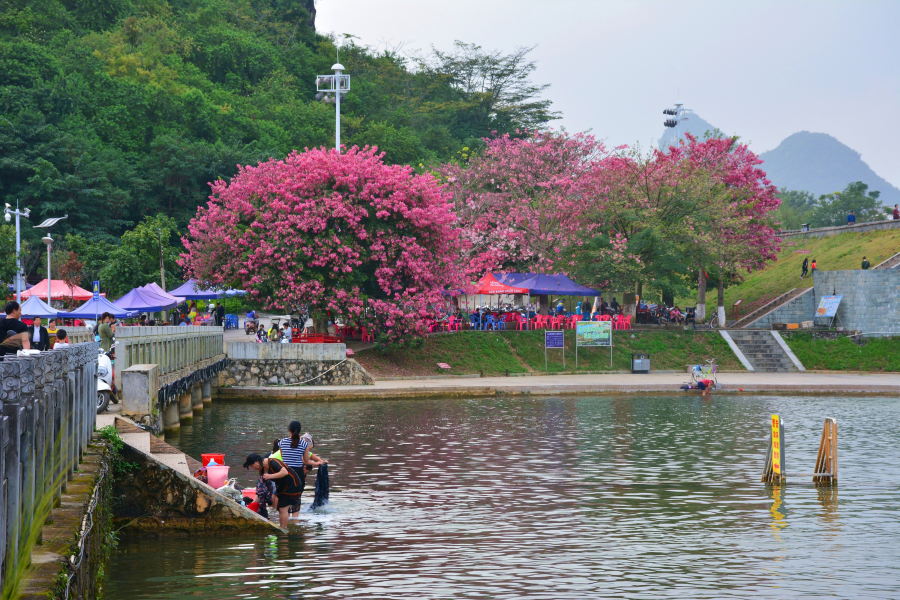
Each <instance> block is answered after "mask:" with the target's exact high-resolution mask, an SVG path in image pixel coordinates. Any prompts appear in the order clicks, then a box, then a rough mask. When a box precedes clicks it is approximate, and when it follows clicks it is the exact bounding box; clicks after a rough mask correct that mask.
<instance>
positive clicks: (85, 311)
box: [56, 296, 138, 319]
mask: <svg viewBox="0 0 900 600" xmlns="http://www.w3.org/2000/svg"><path fill="white" fill-rule="evenodd" d="M105 312H108V313H110V314H112V315H113V316H114V317H116V318H117V319H127V318H129V317H133V316H135V315H137V314H138V311H135V310H128V309H124V308H122V307H121V306H116V305H115V304H113V303H112V302H110V301H109V300H107V299H106V298H104V297H103V296H100V297H99V298H98V299H96V300H88V301H87V302H85V303H84V304H82V305H81V306H79V307H78V308H76V309H75V310H72V311H69V312H63V311H60V312H58V313H56V315H57V316H58V317H63V318H66V319H74V318H78V319H96V318H97V316H99V315H102V314H103V313H105Z"/></svg>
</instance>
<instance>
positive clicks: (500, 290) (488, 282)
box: [472, 273, 528, 295]
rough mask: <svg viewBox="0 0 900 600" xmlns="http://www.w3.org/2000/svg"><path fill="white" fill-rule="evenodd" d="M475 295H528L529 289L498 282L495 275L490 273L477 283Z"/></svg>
mask: <svg viewBox="0 0 900 600" xmlns="http://www.w3.org/2000/svg"><path fill="white" fill-rule="evenodd" d="M472 293H473V294H492V295H493V294H527V293H528V288H520V287H515V286H512V285H509V284H506V283H501V282H499V281H497V278H496V277H494V275H493V273H488V274H487V275H485V276H484V277H482V278H481V280H480V281H478V282H477V283H475V290H474V291H473V292H472Z"/></svg>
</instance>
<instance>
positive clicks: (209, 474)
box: [206, 466, 228, 489]
mask: <svg viewBox="0 0 900 600" xmlns="http://www.w3.org/2000/svg"><path fill="white" fill-rule="evenodd" d="M206 478H207V480H208V481H209V485H211V486H212V487H213V488H214V489H219V488H220V487H222V486H223V485H225V480H226V479H228V467H227V466H226V467H217V466H216V467H206Z"/></svg>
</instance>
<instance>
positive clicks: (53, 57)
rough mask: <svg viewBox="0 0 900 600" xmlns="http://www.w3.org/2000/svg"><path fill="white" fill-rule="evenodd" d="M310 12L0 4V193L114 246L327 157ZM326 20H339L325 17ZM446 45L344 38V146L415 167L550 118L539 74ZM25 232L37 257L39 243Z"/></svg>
mask: <svg viewBox="0 0 900 600" xmlns="http://www.w3.org/2000/svg"><path fill="white" fill-rule="evenodd" d="M310 8H312V1H311V0H191V1H186V0H172V1H169V2H167V1H166V0H88V1H85V2H74V1H71V0H10V1H7V2H3V3H2V4H0V157H2V160H0V195H2V196H3V199H4V201H5V202H9V203H11V204H15V203H16V201H19V202H20V203H21V205H22V206H24V207H29V208H31V209H32V217H31V219H32V221H33V222H34V223H37V222H40V220H42V219H44V218H45V217H47V216H62V215H63V214H66V213H67V214H68V215H69V218H68V220H67V221H64V222H62V223H60V224H59V225H58V226H57V227H56V228H55V229H54V234H56V233H61V234H63V236H64V235H65V234H67V233H73V234H82V235H83V236H85V237H86V238H89V239H92V240H106V241H108V242H112V243H117V238H118V237H119V236H121V235H122V233H123V232H124V231H126V230H127V229H130V228H132V227H133V226H134V224H135V223H137V222H139V221H140V220H141V219H142V218H143V217H145V216H148V215H156V214H158V213H163V214H165V215H166V216H168V217H171V218H174V219H175V222H176V225H177V226H178V228H179V229H180V230H181V231H184V226H185V225H186V223H187V221H188V220H189V219H190V218H191V217H192V216H194V214H195V212H196V207H197V206H198V204H200V203H204V202H205V201H206V199H207V197H208V195H209V185H208V184H209V182H211V181H215V180H217V179H227V178H229V177H231V176H232V175H234V174H235V173H236V171H237V165H238V164H255V163H257V162H258V161H261V160H266V159H268V158H270V157H276V158H280V157H284V156H286V155H287V154H288V153H290V152H291V151H292V150H295V149H298V150H301V151H302V150H303V149H304V148H306V147H315V146H326V147H328V146H332V145H333V140H334V105H332V104H326V103H323V102H319V101H316V100H315V94H316V86H315V83H314V82H315V76H316V75H318V74H327V73H330V72H331V71H330V69H331V65H332V64H333V63H334V62H335V61H336V59H337V55H336V46H335V40H333V39H330V38H328V37H325V36H322V35H319V34H317V33H316V31H315V30H314V28H313V27H312V16H311V14H310V10H309V9H310ZM326 8H327V9H329V10H338V7H337V6H332V5H327V7H326ZM528 51H529V49H527V48H522V49H519V50H517V51H515V52H513V53H511V54H509V55H503V54H499V53H495V52H488V51H485V50H482V49H481V48H480V47H478V46H475V45H467V44H458V45H457V46H456V48H455V49H454V50H453V51H451V52H439V51H432V52H431V53H427V54H425V55H424V56H422V57H420V58H417V59H415V60H412V59H409V58H406V57H404V56H402V55H400V54H398V53H396V52H392V51H374V50H371V49H369V48H366V47H361V46H358V45H355V44H353V43H352V40H347V41H345V43H344V44H343V47H342V48H341V53H340V61H341V62H342V63H343V64H344V66H345V67H346V72H347V73H349V74H350V75H351V78H352V83H351V88H352V89H351V91H350V92H349V93H348V94H347V97H346V100H345V102H343V103H342V106H341V113H342V140H343V141H344V142H345V143H346V144H347V145H348V146H351V145H354V144H356V145H359V146H364V145H367V144H368V145H377V146H378V147H379V149H380V150H382V151H384V152H385V153H386V156H385V159H386V161H388V162H390V163H403V164H413V165H418V164H419V163H420V162H421V163H425V164H426V165H427V164H428V163H429V162H430V161H445V160H447V159H449V158H451V157H456V156H458V154H464V153H465V152H466V150H468V149H469V148H471V147H475V146H476V145H478V144H479V143H480V142H479V140H480V139H481V138H482V137H483V136H488V135H490V134H491V132H492V131H495V130H496V131H498V132H500V133H503V132H507V131H515V130H516V129H517V128H523V127H535V126H538V125H540V124H541V123H544V122H546V121H547V120H549V119H551V118H553V116H554V115H553V113H551V112H550V110H549V104H550V103H549V101H546V100H541V99H539V98H538V96H539V95H540V93H541V91H542V90H543V87H542V86H534V85H532V84H531V83H530V80H529V74H530V73H531V72H532V71H533V70H534V68H535V65H534V63H533V62H531V61H529V60H528V59H527V57H526V55H527V54H528ZM25 235H26V237H27V238H29V239H31V241H33V242H35V243H36V247H37V248H38V249H40V248H41V245H40V242H39V238H40V236H41V234H40V232H39V230H38V231H34V230H32V228H31V227H27V228H25Z"/></svg>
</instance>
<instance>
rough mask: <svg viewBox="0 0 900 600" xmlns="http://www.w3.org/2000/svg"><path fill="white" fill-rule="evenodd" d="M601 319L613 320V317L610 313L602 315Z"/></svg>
mask: <svg viewBox="0 0 900 600" xmlns="http://www.w3.org/2000/svg"><path fill="white" fill-rule="evenodd" d="M600 320H601V321H612V317H610V316H609V315H600Z"/></svg>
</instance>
